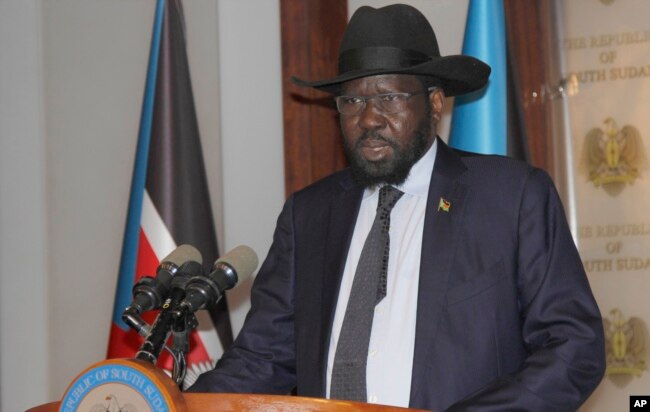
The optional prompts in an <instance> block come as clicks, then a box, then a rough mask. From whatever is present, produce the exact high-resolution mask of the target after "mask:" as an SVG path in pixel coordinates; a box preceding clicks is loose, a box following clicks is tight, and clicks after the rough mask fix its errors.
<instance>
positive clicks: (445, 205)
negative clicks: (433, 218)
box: [438, 197, 451, 213]
mask: <svg viewBox="0 0 650 412" xmlns="http://www.w3.org/2000/svg"><path fill="white" fill-rule="evenodd" d="M450 208H451V202H450V201H449V200H447V199H445V198H444V197H441V198H440V202H438V212H440V211H441V210H442V211H443V212H447V213H449V209H450Z"/></svg>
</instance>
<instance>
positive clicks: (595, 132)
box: [580, 117, 648, 196]
mask: <svg viewBox="0 0 650 412" xmlns="http://www.w3.org/2000/svg"><path fill="white" fill-rule="evenodd" d="M603 125H604V127H602V128H598V127H596V128H593V129H591V130H590V131H589V132H588V133H587V135H586V136H585V142H584V145H583V150H582V158H581V160H580V171H581V172H582V173H584V174H586V175H587V178H588V179H589V181H591V182H592V183H593V184H594V185H595V186H596V187H599V186H601V187H602V188H603V189H605V191H606V192H607V193H609V194H610V195H614V196H615V195H617V194H619V193H620V192H621V190H623V188H624V187H625V185H626V184H632V183H634V181H635V180H636V179H637V178H639V177H641V170H643V169H645V168H646V167H647V164H648V161H647V158H646V154H645V149H644V147H643V141H642V140H641V134H640V133H639V130H638V129H637V128H636V127H634V126H630V125H625V126H623V127H622V128H620V129H619V127H618V125H617V124H616V121H614V119H612V118H611V117H608V118H607V119H605V121H604V122H603Z"/></svg>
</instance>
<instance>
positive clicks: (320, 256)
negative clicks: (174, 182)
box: [191, 5, 604, 411]
mask: <svg viewBox="0 0 650 412" xmlns="http://www.w3.org/2000/svg"><path fill="white" fill-rule="evenodd" d="M489 73H490V69H489V67H488V66H487V65H485V64H484V63H482V62H481V61H479V60H477V59H474V58H472V57H468V56H446V57H442V56H440V53H439V51H438V46H437V42H436V38H435V34H434V32H433V30H432V28H431V26H430V25H429V23H428V22H427V20H426V19H425V18H424V16H423V15H422V14H421V13H420V12H419V11H417V10H416V9H414V8H412V7H409V6H404V5H393V6H388V7H384V8H380V9H374V8H370V7H362V8H360V9H359V10H357V12H356V13H355V14H354V15H353V16H352V19H351V20H350V23H349V24H348V27H347V29H346V32H345V35H344V38H343V41H342V44H341V50H340V55H339V75H338V76H337V77H335V78H333V79H328V80H322V81H315V82H306V81H303V80H298V79H294V81H295V82H297V83H298V84H301V85H304V86H309V87H316V88H318V89H321V90H325V91H329V92H331V93H333V94H335V95H336V98H335V100H336V104H337V108H338V111H339V112H340V122H341V130H342V132H343V136H344V146H345V150H346V153H347V156H348V159H349V162H350V168H348V169H346V170H343V171H341V172H338V173H335V174H333V175H331V176H329V177H327V178H325V179H323V180H321V181H319V182H317V183H315V184H313V185H311V186H309V187H307V188H305V189H304V190H301V191H299V192H297V193H295V194H293V195H292V196H291V197H290V198H289V199H288V200H287V202H286V204H285V206H284V209H283V211H282V213H281V215H280V217H279V219H278V223H277V228H276V232H275V235H274V239H273V245H272V246H271V249H270V251H269V254H268V257H267V258H266V261H265V262H264V264H263V265H262V267H261V269H260V271H259V274H258V276H257V279H256V280H255V285H254V287H253V290H252V295H251V305H252V306H251V311H250V312H249V314H248V316H247V318H246V322H245V324H244V326H243V329H242V331H241V333H240V334H239V336H238V337H237V339H236V341H235V343H234V344H233V346H232V347H231V348H230V349H229V350H228V351H227V352H226V353H225V354H224V356H223V357H222V359H221V360H220V361H219V363H218V364H217V367H216V368H215V369H214V370H213V371H210V372H208V373H206V374H204V375H202V376H201V377H200V378H199V379H198V381H197V383H196V384H195V385H194V386H193V387H192V388H191V390H193V391H205V392H209V391H215V392H253V393H276V394H286V393H289V392H291V391H292V390H293V389H294V388H295V389H296V392H297V394H298V395H302V396H314V397H328V398H333V399H348V400H357V401H364V402H366V401H367V402H372V403H380V404H389V405H397V406H410V407H415V408H425V409H434V410H446V409H449V410H481V411H486V410H494V411H503V410H537V411H550V410H552V411H559V410H575V409H576V408H578V406H579V405H580V404H581V403H582V402H584V400H585V399H586V398H587V397H588V396H589V394H590V393H591V392H592V391H593V389H594V388H595V387H596V385H597V384H598V383H599V382H600V380H601V378H602V375H603V372H604V343H603V330H602V323H601V317H600V313H599V310H598V307H597V306H596V303H595V301H594V298H593V296H592V293H591V291H590V288H589V284H588V282H587V279H586V276H585V273H584V270H583V268H582V264H581V260H580V257H579V256H578V253H577V251H576V248H575V245H574V243H573V240H572V237H571V234H570V232H569V229H568V226H567V223H566V219H565V216H564V213H563V209H562V205H561V203H560V200H559V198H558V195H557V193H556V191H555V188H554V186H553V183H552V181H551V180H550V178H549V177H548V175H547V174H546V173H545V172H543V171H541V170H539V169H536V168H533V167H530V166H528V165H526V164H524V163H522V162H519V161H515V160H511V159H508V158H504V157H499V156H481V155H473V154H469V153H460V152H458V151H455V150H453V149H450V148H449V147H447V146H446V145H445V144H444V142H443V141H441V140H440V139H438V138H437V137H436V128H437V124H438V122H439V121H440V117H441V113H442V109H443V104H444V98H445V96H453V95H458V94H462V93H467V92H471V91H475V90H478V89H480V88H482V87H483V86H484V85H485V84H486V82H487V79H488V76H489ZM504 110H505V108H504ZM486 133H489V130H486Z"/></svg>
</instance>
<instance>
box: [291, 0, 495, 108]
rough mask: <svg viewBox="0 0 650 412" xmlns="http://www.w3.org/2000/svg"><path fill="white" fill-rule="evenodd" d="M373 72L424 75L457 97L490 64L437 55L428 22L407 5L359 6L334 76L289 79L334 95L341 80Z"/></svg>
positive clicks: (481, 80)
mask: <svg viewBox="0 0 650 412" xmlns="http://www.w3.org/2000/svg"><path fill="white" fill-rule="evenodd" d="M378 74H412V75H416V76H425V77H428V78H431V85H436V86H440V87H442V89H443V90H444V91H445V94H446V95H447V96H457V95H459V94H463V93H469V92H471V91H474V90H478V89H480V88H482V87H483V86H485V84H486V83H487V80H488V77H489V76H490V66H488V65H487V64H485V63H483V62H482V61H480V60H478V59H476V58H474V57H471V56H464V55H454V56H444V57H443V56H440V50H439V49H438V42H437V40H436V35H435V33H434V32H433V29H432V28H431V25H430V24H429V21H428V20H427V19H426V17H424V15H422V13H420V11H419V10H417V9H415V8H413V7H411V6H407V5H404V4H393V5H391V6H386V7H382V8H378V9H375V8H373V7H368V6H364V7H360V8H359V9H357V11H356V12H355V13H354V14H353V15H352V18H351V19H350V22H349V23H348V26H347V28H346V29H345V34H344V35H343V40H342V41H341V48H340V51H339V75H338V76H336V77H333V78H331V79H326V80H317V81H311V82H310V81H305V80H301V79H298V78H296V77H293V78H292V81H293V82H294V83H296V84H298V85H299V86H306V87H314V88H316V89H319V90H323V91H326V92H330V93H338V92H339V89H340V87H341V84H342V83H343V82H346V81H348V80H353V79H358V78H361V77H366V76H374V75H378Z"/></svg>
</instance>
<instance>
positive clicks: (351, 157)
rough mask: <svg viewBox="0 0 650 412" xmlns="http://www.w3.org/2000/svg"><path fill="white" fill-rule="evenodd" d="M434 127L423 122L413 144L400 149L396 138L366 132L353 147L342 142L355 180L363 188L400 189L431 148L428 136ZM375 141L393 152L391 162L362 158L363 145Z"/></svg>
mask: <svg viewBox="0 0 650 412" xmlns="http://www.w3.org/2000/svg"><path fill="white" fill-rule="evenodd" d="M430 132H431V127H430V125H429V122H422V125H421V126H420V127H419V128H418V130H417V131H416V132H415V135H414V136H413V139H412V141H411V142H410V143H409V144H408V145H406V146H405V147H404V148H400V147H399V145H398V144H397V143H395V141H394V140H393V139H390V138H386V137H384V136H381V135H380V134H378V133H376V132H366V133H364V134H363V136H361V137H360V138H359V139H358V140H357V141H356V143H355V147H354V148H352V147H350V146H349V144H348V143H347V140H346V139H343V148H344V150H345V155H346V156H347V159H348V162H349V163H350V169H351V171H352V178H353V179H354V181H355V182H356V183H357V184H359V185H361V186H363V187H373V186H378V185H382V184H387V185H393V186H399V185H401V184H402V183H404V181H406V178H407V177H408V175H409V173H410V172H411V168H412V167H413V165H414V164H415V163H416V162H417V161H418V160H420V158H421V157H422V156H423V155H424V153H425V152H426V150H427V147H428V145H429V134H430ZM369 138H372V139H376V140H382V141H384V142H386V144H388V145H389V146H390V147H391V148H392V149H393V158H392V159H391V160H381V161H377V162H371V161H368V160H366V159H364V157H363V156H362V155H361V152H360V150H361V144H362V142H363V141H364V140H366V139H369Z"/></svg>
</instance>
